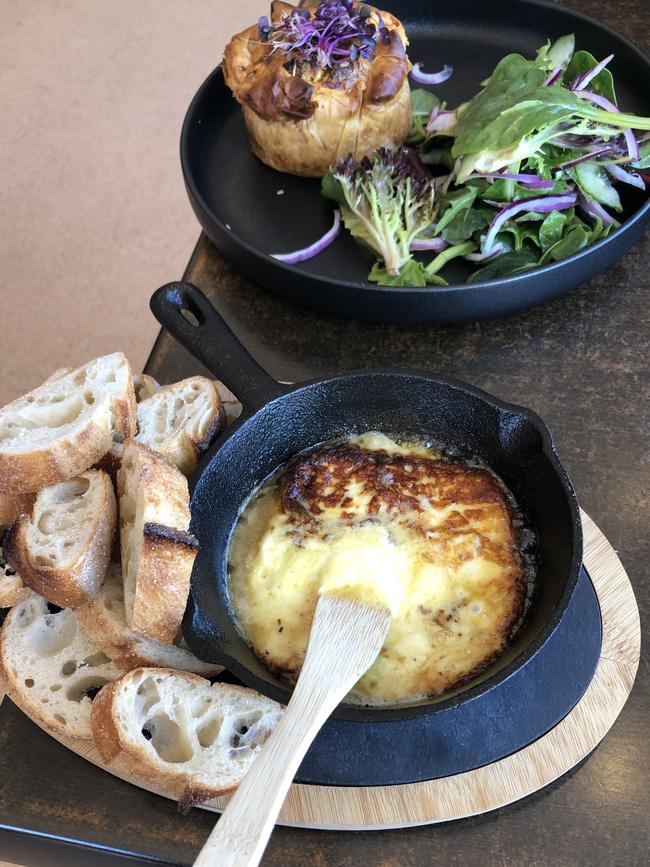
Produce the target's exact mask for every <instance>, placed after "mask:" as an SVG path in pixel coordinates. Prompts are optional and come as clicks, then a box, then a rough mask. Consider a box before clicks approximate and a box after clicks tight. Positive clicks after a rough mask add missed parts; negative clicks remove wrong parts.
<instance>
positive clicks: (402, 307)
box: [181, 0, 650, 325]
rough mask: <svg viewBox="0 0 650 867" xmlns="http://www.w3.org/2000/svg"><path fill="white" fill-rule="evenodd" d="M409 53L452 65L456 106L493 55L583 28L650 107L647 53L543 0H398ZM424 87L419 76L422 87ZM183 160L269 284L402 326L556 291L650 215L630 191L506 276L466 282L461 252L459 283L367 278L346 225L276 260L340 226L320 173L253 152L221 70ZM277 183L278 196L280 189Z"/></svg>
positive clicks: (197, 113) (232, 254) (628, 104)
mask: <svg viewBox="0 0 650 867" xmlns="http://www.w3.org/2000/svg"><path fill="white" fill-rule="evenodd" d="M387 5H388V6H389V8H390V11H392V12H394V13H395V14H396V15H398V16H399V17H400V18H401V19H402V20H403V22H404V24H405V26H406V29H407V32H408V35H409V39H410V43H411V44H410V48H409V54H410V57H411V58H412V60H413V61H414V62H415V61H418V60H420V61H423V62H424V63H425V66H426V67H427V68H428V69H433V68H438V67H440V66H442V65H443V64H445V63H448V64H451V65H452V66H453V67H454V70H455V72H454V75H453V76H452V77H451V78H450V79H449V80H448V81H447V82H446V83H445V84H444V85H441V86H439V87H436V88H435V92H436V93H437V94H438V95H439V96H440V97H441V98H442V99H444V100H446V101H447V102H448V104H449V105H451V106H455V105H459V104H460V103H461V102H464V101H466V100H467V99H469V98H470V97H471V96H472V95H473V94H475V93H476V92H477V89H478V87H479V84H480V82H481V81H482V80H483V79H485V78H486V77H487V76H488V75H489V74H490V72H491V71H492V69H493V68H494V66H495V65H496V63H497V62H498V61H499V60H500V58H501V57H503V56H504V55H506V54H509V53H511V52H513V51H518V52H520V53H522V54H525V55H526V56H534V55H535V52H536V51H537V49H538V48H539V47H540V46H541V45H543V44H544V43H545V42H546V41H547V39H549V38H550V39H556V38H557V37H559V36H562V35H563V34H565V33H575V36H576V44H577V47H578V48H585V49H588V50H589V51H591V52H592V53H593V54H594V55H595V56H596V57H598V58H601V57H605V56H607V55H608V54H611V53H614V54H615V58H614V61H613V62H612V63H611V65H610V68H611V70H612V72H613V74H614V77H615V80H616V87H617V94H618V98H619V103H620V105H621V107H622V108H623V109H625V110H626V111H630V112H635V113H637V114H642V115H648V114H650V95H649V94H650V60H648V58H647V57H645V56H644V55H643V54H642V53H641V52H640V51H639V50H638V49H637V48H636V47H635V46H634V45H632V44H631V43H630V42H629V41H628V40H626V39H625V38H624V37H623V36H621V35H620V34H618V33H616V32H615V31H614V30H611V29H610V28H609V27H607V26H606V25H604V24H601V23H599V22H598V21H595V20H594V19H593V18H589V17H587V16H586V15H582V14H580V13H578V12H573V11H571V10H568V9H563V8H560V7H558V6H556V5H555V4H552V3H547V2H543V0H501V2H499V3H488V2H485V0H437V2H431V0H394V2H392V3H388V4H387ZM414 86H417V85H414ZM181 162H182V167H183V175H184V178H185V185H186V188H187V192H188V195H189V198H190V201H191V203H192V207H193V208H194V211H195V213H196V215H197V217H198V219H199V222H200V223H201V225H202V227H203V229H204V231H205V233H206V234H207V235H208V237H209V238H210V239H211V240H212V242H213V243H214V244H215V245H216V247H217V248H218V249H219V250H221V251H222V252H223V253H224V254H225V255H226V256H227V257H228V258H229V259H231V260H232V261H233V263H234V264H235V265H236V266H237V267H238V268H240V269H241V270H242V271H243V272H244V273H245V274H247V275H248V276H250V277H252V278H253V279H254V280H256V281H257V282H258V283H259V284H260V285H261V286H264V287H265V288H267V289H270V290H272V291H273V292H276V293H277V294H279V295H282V296H283V297H285V298H289V299H291V300H293V301H297V302H298V303H300V304H304V305H306V306H308V307H311V308H313V309H315V310H319V311H322V312H325V313H332V314H335V315H338V316H343V317H345V318H351V319H361V320H364V321H368V322H387V323H393V324H396V325H427V324H437V325H442V324H451V323H456V322H465V321H469V320H474V319H483V318H486V317H495V316H501V315H504V314H506V313H510V312H512V311H515V310H520V309H523V308H526V307H531V306H533V305H535V304H538V303H540V302H542V301H545V300H547V299H550V298H554V297H557V296H559V295H561V294H563V293H565V292H567V291H569V290H570V289H572V288H574V287H575V286H577V285H579V284H581V283H584V282H585V281H586V280H588V279H590V278H591V277H593V276H594V275H595V274H598V273H599V272H600V271H603V270H605V269H606V268H608V267H609V266H610V265H612V264H613V263H614V262H615V261H616V260H617V259H618V258H620V256H622V255H623V253H624V252H625V251H626V250H627V249H628V248H629V247H630V246H631V245H632V244H633V243H634V242H635V241H636V240H637V239H638V238H639V237H640V236H641V234H642V232H643V231H644V229H645V228H646V227H647V226H648V225H649V224H650V201H648V197H647V195H646V194H645V193H643V192H640V191H639V190H634V189H632V188H626V189H625V190H623V191H622V195H623V197H624V205H625V213H624V215H623V221H624V222H623V227H622V228H621V229H620V230H618V231H616V232H614V233H613V234H612V235H611V236H610V237H609V238H607V239H605V240H604V241H601V242H599V243H597V244H595V245H593V246H592V247H587V248H585V249H584V250H582V251H581V252H579V253H578V254H576V255H575V256H572V257H571V258H569V259H566V260H564V261H562V262H556V263H553V264H551V265H548V266H545V267H544V268H538V269H535V270H532V271H528V272H525V273H523V274H519V275H516V276H513V277H509V278H503V279H499V280H494V281H490V282H486V283H476V284H472V285H465V280H466V279H467V276H468V275H469V274H470V273H471V268H470V266H469V265H468V264H466V263H464V262H459V261H456V262H455V263H453V266H450V268H449V270H448V271H446V272H445V273H446V274H447V275H448V277H449V279H450V280H451V281H452V283H453V285H450V286H449V287H448V288H441V287H435V286H429V287H427V288H424V289H410V288H397V287H385V286H376V285H374V284H371V283H369V282H368V281H367V279H366V278H367V275H368V273H369V271H370V268H371V266H372V262H373V256H372V254H370V253H369V252H367V251H364V250H363V249H362V247H361V246H360V245H359V244H357V242H356V241H355V240H354V239H353V238H352V237H351V236H350V235H349V234H348V233H347V232H343V233H342V234H341V236H340V237H339V238H338V239H337V241H336V242H335V243H334V244H333V245H332V246H331V247H329V248H328V249H327V250H326V251H325V252H324V253H322V254H321V255H320V256H317V257H316V258H315V259H312V260H310V261H308V262H305V263H303V264H301V265H299V266H288V265H285V264H282V263H281V262H278V261H277V260H275V259H273V258H271V255H270V254H272V253H282V252H288V251H290V250H294V249H297V248H301V247H304V246H306V245H307V244H310V243H312V242H313V241H314V240H316V239H317V238H319V237H321V235H323V234H324V232H325V231H326V230H327V229H328V228H329V227H330V226H331V224H332V204H331V202H328V201H327V200H326V199H324V198H323V196H322V195H321V194H320V182H319V181H318V180H313V179H306V178H297V177H293V176H291V175H287V174H284V173H280V172H276V171H274V170H273V169H270V168H268V167H267V166H265V165H263V164H262V163H261V162H259V160H257V159H256V158H255V157H254V156H253V154H252V153H251V151H250V148H249V145H248V139H247V135H246V129H245V126H244V121H243V117H242V114H241V110H240V108H239V105H238V104H237V103H236V102H235V100H234V99H233V97H232V95H231V93H230V90H229V89H228V88H227V86H226V84H225V82H224V80H223V75H222V72H221V69H220V68H217V69H215V71H214V72H213V73H212V74H211V75H210V76H209V78H208V79H207V80H206V81H205V83H204V84H203V86H202V87H201V88H200V90H199V91H198V93H197V94H196V96H195V98H194V100H193V102H192V104H191V105H190V107H189V110H188V112H187V116H186V118H185V124H184V126H183V132H182V136H181ZM279 191H281V192H282V195H278V192H279Z"/></svg>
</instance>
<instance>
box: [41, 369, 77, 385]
mask: <svg viewBox="0 0 650 867" xmlns="http://www.w3.org/2000/svg"><path fill="white" fill-rule="evenodd" d="M68 373H72V368H71V367H58V368H57V369H56V370H55V371H54V373H51V374H50V375H49V376H48V378H47V379H46V380H45V381H44V383H43V384H44V385H45V384H47V383H48V382H56V380H57V379H61V377H62V376H66V375H67V374H68Z"/></svg>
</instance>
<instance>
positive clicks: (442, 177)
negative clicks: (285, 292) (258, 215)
mask: <svg viewBox="0 0 650 867" xmlns="http://www.w3.org/2000/svg"><path fill="white" fill-rule="evenodd" d="M574 49H575V44H574V38H573V36H572V35H568V36H564V37H562V38H560V39H558V40H557V41H556V42H555V43H552V44H551V43H550V42H549V43H547V44H546V45H544V46H543V47H542V48H540V50H539V51H538V52H537V56H536V57H535V58H534V59H533V60H528V59H526V58H525V57H522V56H521V55H519V54H510V55H508V56H507V57H504V58H503V59H502V60H501V61H500V62H499V63H498V64H497V66H496V68H495V69H494V71H493V73H492V75H491V76H490V77H489V78H488V79H487V80H486V81H485V82H483V85H482V89H481V90H480V92H479V93H478V94H477V95H476V96H475V97H474V98H473V99H471V100H470V101H469V102H468V103H465V104H464V105H461V106H458V107H457V108H456V109H455V110H453V111H450V110H448V109H447V106H446V105H445V103H443V102H441V101H440V100H439V99H438V98H437V96H436V95H435V94H433V93H431V92H430V91H427V90H422V89H418V90H414V91H413V93H412V101H413V126H412V128H411V131H410V133H409V135H408V137H407V139H406V145H407V147H404V148H401V149H399V150H397V151H395V152H391V151H386V150H382V151H380V152H378V153H377V154H376V155H375V156H374V158H373V159H372V160H369V159H367V158H366V159H365V160H363V161H362V162H361V163H360V164H355V163H354V161H353V159H352V158H351V157H348V159H346V160H343V161H341V162H340V163H339V164H338V165H337V166H336V167H335V169H333V170H332V171H331V172H330V173H329V174H328V175H327V176H326V177H325V178H324V179H323V186H322V189H323V193H324V195H326V196H328V197H329V198H331V199H333V200H334V201H336V202H338V203H339V205H340V207H341V212H342V217H343V221H344V224H345V226H346V228H347V229H348V230H349V231H350V232H351V234H352V235H354V236H355V237H356V238H358V239H359V240H361V241H362V242H364V243H365V244H367V245H368V246H370V247H371V248H372V249H373V250H374V252H375V253H376V254H377V256H378V261H377V263H376V264H375V266H374V267H373V269H372V272H371V274H370V275H369V279H370V280H373V281H375V282H377V283H380V284H382V285H393V286H395V285H398V286H416V287H417V286H425V285H427V283H433V284H437V285H446V283H445V280H444V279H443V277H442V276H441V274H440V272H441V271H444V268H445V266H446V265H447V264H448V262H449V261H451V260H452V259H454V258H458V257H462V258H464V259H466V260H468V261H470V262H473V263H475V265H476V266H477V270H475V271H474V272H473V273H472V275H471V277H470V278H469V282H476V281H480V280H489V279H494V278H497V277H503V276H506V275H511V274H516V273H519V272H521V271H524V270H527V269H530V268H535V267H538V266H541V265H546V264H548V263H550V262H557V261H560V260H561V259H564V258H566V257H568V256H571V255H573V254H574V253H576V252H578V251H579V250H581V249H583V248H584V247H586V246H588V245H589V244H593V243H595V242H596V241H598V240H600V239H602V238H604V237H606V236H607V235H608V234H609V233H610V232H612V231H614V230H615V229H616V228H617V227H618V226H619V225H620V224H619V222H618V221H617V219H616V217H615V216H614V214H617V213H620V212H621V211H622V208H623V205H622V202H621V197H620V193H619V189H620V186H619V185H629V186H632V187H636V188H639V189H641V190H645V187H646V181H648V180H650V176H647V175H644V172H647V170H650V117H637V116H636V115H631V114H626V113H624V112H622V111H620V110H619V108H618V104H617V98H616V90H615V85H614V79H613V76H612V74H611V72H610V70H609V69H608V64H609V63H610V61H611V60H612V57H611V56H610V57H606V58H604V59H602V60H600V61H598V60H597V58H595V57H594V56H593V55H591V54H590V53H589V52H587V51H575V50H574ZM443 173H444V174H443ZM612 212H613V213H612ZM427 251H431V252H432V253H435V256H434V258H432V260H431V261H430V262H429V264H428V265H427V264H424V262H423V261H421V260H422V259H423V258H424V257H423V255H422V254H423V253H426V252H427ZM416 253H417V258H416V256H415V255H414V254H416Z"/></svg>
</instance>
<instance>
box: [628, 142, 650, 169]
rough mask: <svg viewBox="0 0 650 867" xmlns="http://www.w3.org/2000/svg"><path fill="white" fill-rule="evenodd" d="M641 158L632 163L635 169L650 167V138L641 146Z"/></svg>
mask: <svg viewBox="0 0 650 867" xmlns="http://www.w3.org/2000/svg"><path fill="white" fill-rule="evenodd" d="M639 152H640V159H638V160H637V161H636V162H634V163H631V165H632V166H633V167H634V168H635V169H650V139H648V141H644V142H643V144H641V145H640V146H639Z"/></svg>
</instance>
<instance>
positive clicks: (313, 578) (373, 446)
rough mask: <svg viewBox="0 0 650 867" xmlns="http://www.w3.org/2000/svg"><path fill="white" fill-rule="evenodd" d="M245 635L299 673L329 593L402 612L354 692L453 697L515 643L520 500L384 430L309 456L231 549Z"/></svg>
mask: <svg viewBox="0 0 650 867" xmlns="http://www.w3.org/2000/svg"><path fill="white" fill-rule="evenodd" d="M228 567H229V590H230V595H231V599H232V602H233V605H234V608H235V611H236V613H237V616H238V620H239V625H240V629H241V631H242V634H243V635H244V636H245V637H246V638H247V640H248V641H249V642H250V644H251V645H252V647H253V649H254V650H255V652H256V653H257V655H258V656H259V657H260V658H261V659H262V660H263V661H264V662H265V663H266V664H267V665H268V666H269V667H270V668H272V669H273V670H275V671H276V672H278V673H280V674H282V675H284V676H286V677H288V678H289V679H292V680H293V679H295V678H296V677H297V676H298V673H299V671H300V668H301V665H302V662H303V660H304V655H305V650H306V647H307V641H308V638H309V631H310V628H311V622H312V619H313V615H314V610H315V608H316V603H317V601H318V596H319V594H320V593H324V592H326V593H339V594H344V595H347V596H353V597H354V598H359V599H362V600H364V601H367V602H374V601H378V602H380V603H383V604H385V605H387V606H388V607H389V608H390V610H391V613H392V622H391V627H390V630H389V633H388V637H387V639H386V642H385V644H384V647H383V648H382V651H381V653H380V655H379V657H378V659H377V661H376V662H375V663H374V665H373V666H372V667H371V668H370V669H369V671H368V672H367V673H366V674H365V675H364V677H363V678H362V679H361V680H360V681H359V683H358V684H357V687H356V689H355V690H354V691H353V693H351V695H350V697H349V700H351V701H355V702H362V703H365V704H386V703H389V704H396V703H399V702H404V701H414V700H417V699H419V698H422V697H424V696H430V695H434V694H437V693H440V692H442V691H444V690H446V689H449V688H450V687H452V686H454V685H455V684H457V683H458V682H460V681H462V680H464V679H466V678H467V677H468V676H470V675H471V674H472V673H474V672H476V671H478V670H480V669H481V668H482V667H484V666H485V665H486V664H487V663H488V662H489V661H490V660H491V659H492V658H493V657H494V656H495V655H496V654H497V653H499V652H500V651H501V650H502V649H503V648H504V647H505V645H506V644H507V642H508V640H509V638H510V637H511V635H512V633H513V630H514V629H515V628H516V625H517V623H518V621H519V620H520V619H521V616H522V613H523V608H524V604H525V598H526V581H525V580H524V570H523V564H522V558H521V555H520V552H519V550H518V547H517V540H516V533H515V530H514V527H513V512H512V507H511V505H510V502H509V499H508V496H507V495H506V492H505V491H504V488H503V486H502V485H501V483H500V482H499V481H498V479H497V478H496V477H495V476H494V475H493V474H492V473H491V472H490V471H489V470H487V469H485V468H482V467H478V466H475V465H470V464H468V463H463V462H460V461H451V460H447V459H445V458H443V457H442V456H441V454H440V452H439V451H438V450H436V449H432V448H429V447H427V446H424V445H422V444H412V445H408V444H407V445H403V444H399V443H397V442H395V441H394V440H392V439H390V438H388V437H386V436H385V435H383V434H379V433H371V434H365V435H363V436H360V437H354V438H350V439H349V440H347V441H346V442H344V443H339V444H335V445H331V446H324V447H319V448H317V449H314V450H312V451H310V452H305V453H302V454H300V455H298V456H297V457H296V458H295V459H294V460H293V461H291V462H290V463H289V464H288V465H287V466H286V467H285V468H283V471H282V472H281V473H280V474H276V475H274V477H272V478H271V479H269V480H268V481H267V482H266V483H264V484H263V485H262V486H261V488H260V489H259V491H258V492H257V493H256V494H255V496H254V497H253V498H252V499H251V500H250V501H249V502H248V503H247V504H245V507H244V508H243V510H242V513H241V515H240V518H239V521H238V523H237V525H236V527H235V530H234V532H233V536H232V540H231V544H230V549H229V560H228Z"/></svg>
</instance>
